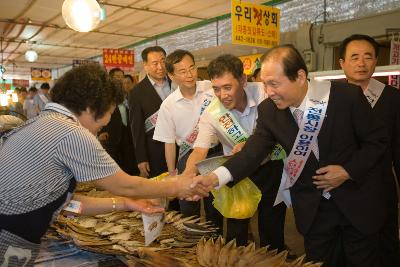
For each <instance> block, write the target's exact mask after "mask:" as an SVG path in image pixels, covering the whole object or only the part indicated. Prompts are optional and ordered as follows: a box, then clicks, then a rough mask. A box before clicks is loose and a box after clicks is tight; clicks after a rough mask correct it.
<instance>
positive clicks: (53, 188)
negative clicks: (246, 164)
mask: <svg viewBox="0 0 400 267" xmlns="http://www.w3.org/2000/svg"><path fill="white" fill-rule="evenodd" d="M120 87H121V86H120V85H119V84H117V83H116V82H115V81H113V80H111V79H110V77H109V76H108V74H107V73H106V72H105V71H104V70H103V69H102V68H101V67H100V66H98V65H96V64H90V65H84V66H80V67H78V68H74V69H72V70H70V71H68V72H67V73H66V74H65V75H64V76H63V77H61V78H60V79H59V80H58V81H57V82H56V84H55V86H54V88H53V89H52V91H51V100H52V102H51V103H48V104H47V105H46V108H45V110H44V111H43V112H41V113H40V114H39V115H38V116H36V117H34V118H32V119H31V120H29V121H27V122H26V123H25V124H24V125H22V126H21V127H18V128H16V129H14V130H12V131H11V132H9V133H7V134H5V135H4V136H3V137H2V139H1V140H0V266H32V265H33V261H34V259H35V258H36V256H37V252H38V249H39V244H40V239H41V237H42V236H43V235H44V233H45V232H46V230H47V228H48V226H49V223H50V221H51V219H52V217H53V215H54V214H56V213H57V211H58V210H59V209H60V208H61V207H63V204H64V203H65V202H66V200H67V199H68V196H69V195H70V193H72V192H73V190H74V188H75V184H76V182H86V181H95V183H96V185H97V186H99V187H102V188H104V189H106V190H108V191H109V192H111V193H113V194H115V195H119V196H124V197H138V198H157V197H165V196H177V197H179V198H191V197H193V196H195V195H197V196H205V195H207V192H206V190H205V188H203V187H202V186H201V185H199V184H196V183H195V182H193V178H192V177H189V176H187V177H180V178H179V179H170V180H167V181H164V182H156V181H152V180H148V179H144V178H140V177H136V176H129V175H128V174H126V173H124V172H123V171H122V170H121V169H120V168H119V167H118V165H117V164H116V163H115V162H114V160H113V159H112V158H111V157H110V156H109V155H108V154H107V152H106V151H105V150H104V149H103V147H102V146H101V144H100V143H99V142H98V140H97V139H96V136H95V135H96V133H97V132H98V131H99V130H100V128H101V127H103V126H105V125H106V124H107V123H108V122H109V120H110V117H111V114H112V113H113V111H114V109H115V107H116V106H117V105H118V104H119V103H121V102H122V98H123V94H122V89H121V88H120ZM109 205H110V206H111V205H116V204H115V203H111V202H110V204H109ZM138 205H139V206H140V205H141V203H138ZM139 209H140V208H139Z"/></svg>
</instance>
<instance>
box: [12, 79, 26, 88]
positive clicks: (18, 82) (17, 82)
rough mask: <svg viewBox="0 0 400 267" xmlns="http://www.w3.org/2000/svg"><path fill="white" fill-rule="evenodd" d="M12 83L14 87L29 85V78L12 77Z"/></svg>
mask: <svg viewBox="0 0 400 267" xmlns="http://www.w3.org/2000/svg"><path fill="white" fill-rule="evenodd" d="M12 85H13V86H15V87H25V88H28V87H29V80H21V79H13V80H12Z"/></svg>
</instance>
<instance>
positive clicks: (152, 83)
mask: <svg viewBox="0 0 400 267" xmlns="http://www.w3.org/2000/svg"><path fill="white" fill-rule="evenodd" d="M147 77H148V78H149V80H150V82H151V85H153V86H159V85H158V84H156V81H154V80H153V79H152V78H151V77H150V75H148V74H147ZM166 82H168V80H167V77H164V84H163V86H164V85H165V83H166Z"/></svg>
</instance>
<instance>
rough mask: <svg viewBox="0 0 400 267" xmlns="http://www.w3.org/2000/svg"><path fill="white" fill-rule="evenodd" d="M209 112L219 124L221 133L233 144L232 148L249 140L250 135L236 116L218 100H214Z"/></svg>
mask: <svg viewBox="0 0 400 267" xmlns="http://www.w3.org/2000/svg"><path fill="white" fill-rule="evenodd" d="M208 112H210V114H211V117H212V118H213V119H214V120H215V121H216V122H217V125H218V128H219V130H220V132H221V133H223V134H224V135H225V136H226V138H227V139H228V140H229V142H231V144H232V147H234V146H235V145H237V144H239V143H242V142H244V141H246V140H247V139H248V138H249V135H248V133H247V132H246V131H245V130H244V129H243V128H242V126H241V125H240V123H239V122H238V121H237V119H236V118H235V116H234V115H233V114H232V113H231V112H230V111H229V110H228V109H226V108H225V107H224V106H223V105H222V104H221V102H220V101H219V100H218V98H214V100H213V101H212V102H211V104H210V106H209V108H208Z"/></svg>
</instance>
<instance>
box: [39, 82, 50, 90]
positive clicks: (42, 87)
mask: <svg viewBox="0 0 400 267" xmlns="http://www.w3.org/2000/svg"><path fill="white" fill-rule="evenodd" d="M40 89H45V90H49V89H50V84H48V83H42V84H41V85H40Z"/></svg>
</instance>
